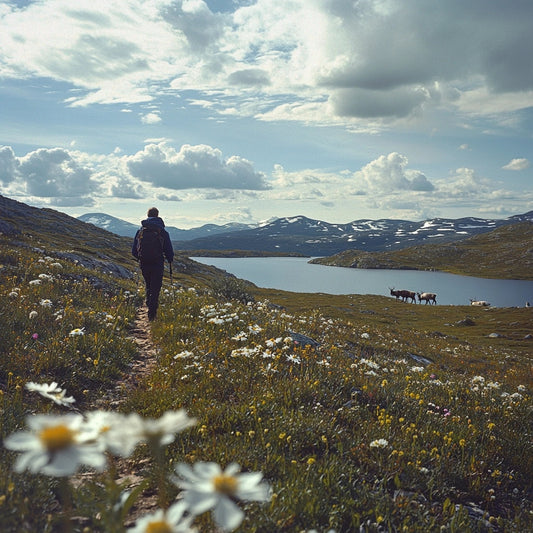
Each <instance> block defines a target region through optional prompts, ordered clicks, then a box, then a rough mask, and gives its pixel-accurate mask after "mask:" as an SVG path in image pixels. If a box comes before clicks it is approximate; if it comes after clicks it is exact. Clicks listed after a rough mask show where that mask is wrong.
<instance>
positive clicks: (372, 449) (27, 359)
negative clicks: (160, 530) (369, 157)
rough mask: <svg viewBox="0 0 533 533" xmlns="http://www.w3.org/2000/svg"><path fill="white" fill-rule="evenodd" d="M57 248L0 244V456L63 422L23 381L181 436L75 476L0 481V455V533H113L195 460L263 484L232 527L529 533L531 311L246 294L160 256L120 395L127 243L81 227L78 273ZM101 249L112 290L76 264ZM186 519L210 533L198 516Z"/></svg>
mask: <svg viewBox="0 0 533 533" xmlns="http://www.w3.org/2000/svg"><path fill="white" fill-rule="evenodd" d="M62 223H64V224H69V221H68V220H66V219H65V220H64V221H62ZM21 224H22V223H21V222H16V224H15V223H14V225H16V226H17V227H22V226H21ZM69 233H70V227H69V230H68V231H64V235H65V236H64V238H63V240H62V241H61V242H58V241H56V239H55V238H53V239H52V238H49V230H48V229H45V230H44V231H42V232H39V228H38V226H34V227H33V229H30V228H24V231H22V232H21V233H19V234H17V235H12V236H3V237H2V236H0V237H1V243H0V246H1V253H0V267H1V268H0V314H1V320H2V328H0V389H1V390H0V422H1V424H0V437H1V439H2V441H4V440H5V439H6V438H7V437H9V436H10V435H12V434H13V433H14V432H16V431H17V430H21V429H24V428H26V424H27V422H26V417H27V416H28V415H31V414H36V413H49V414H52V413H63V412H66V411H69V407H68V406H62V405H55V404H53V403H52V402H50V401H48V400H46V399H45V398H43V397H41V396H39V395H38V394H37V393H35V392H32V391H30V390H28V389H27V388H26V384H27V383H28V382H36V383H51V382H57V383H58V384H59V386H60V387H62V388H63V389H66V391H67V394H68V395H69V396H70V395H72V396H73V397H74V398H75V400H76V403H75V404H74V406H75V408H76V409H77V410H79V411H80V412H85V413H86V412H88V411H93V410H95V409H106V410H108V411H113V410H117V409H118V410H119V411H120V412H121V413H123V414H126V413H138V414H139V415H141V416H142V417H143V418H146V419H148V418H151V419H159V418H160V417H162V416H163V415H164V414H165V413H168V412H177V411H179V410H180V409H184V410H185V411H186V412H187V414H188V415H189V416H191V417H195V418H196V424H195V425H194V426H193V427H191V428H189V429H186V430H184V431H183V432H180V433H179V434H177V435H176V438H175V440H172V441H169V442H170V443H169V444H168V445H166V446H165V447H164V448H161V449H159V448H158V453H155V455H152V451H153V448H152V447H150V446H148V445H139V446H138V447H137V448H136V449H135V451H134V452H133V453H132V454H131V455H130V456H129V457H128V458H127V459H122V458H121V459H116V458H115V459H114V461H113V462H111V463H110V466H109V468H108V469H107V471H105V472H102V473H96V474H91V475H89V474H90V472H91V471H90V470H89V471H88V472H84V471H82V472H80V473H77V474H75V475H73V476H69V477H64V478H62V477H50V476H46V475H44V474H42V473H41V474H39V473H37V474H31V473H29V472H20V473H19V472H15V471H14V469H13V465H14V462H15V461H16V460H17V457H18V456H19V455H20V453H19V452H16V451H11V450H6V449H5V448H4V453H3V454H2V455H0V473H1V476H0V528H1V530H2V531H23V532H33V531H58V530H60V528H61V527H63V528H64V530H65V531H68V530H69V529H68V527H67V526H70V528H71V529H70V530H71V531H105V532H107V531H114V532H120V531H124V524H131V523H133V521H134V520H135V519H136V518H137V516H138V515H139V513H140V510H141V509H143V508H144V509H146V508H148V506H147V505H146V504H145V503H146V502H149V501H153V500H154V499H155V500H156V502H155V503H156V504H157V505H160V506H163V507H166V506H168V505H169V504H170V503H171V502H172V501H173V500H174V498H175V497H178V496H179V495H180V493H181V489H180V488H178V487H177V486H176V484H174V483H172V482H171V481H169V480H168V477H167V474H168V473H170V472H172V471H173V467H174V465H176V464H178V463H180V462H183V463H186V464H190V465H193V464H197V463H198V462H199V461H213V462H215V463H218V464H220V465H221V466H222V467H226V466H227V465H229V464H230V463H232V462H237V463H238V464H239V465H240V467H241V469H242V470H243V471H244V472H259V471H260V472H262V473H263V476H264V480H265V481H266V482H267V483H268V485H269V486H270V488H271V491H272V494H271V496H270V498H269V501H268V502H266V503H258V502H251V503H239V505H240V506H241V507H242V508H243V510H244V512H245V517H244V520H243V522H242V525H241V526H240V527H239V529H238V530H239V531H250V532H300V531H309V530H311V529H315V530H317V531H319V532H325V531H328V530H329V529H334V530H335V531H336V532H337V533H338V532H351V531H365V532H380V531H409V532H432V531H435V532H436V531H439V532H440V531H449V532H454V531H455V532H479V531H496V532H497V531H515V532H517V533H519V532H523V531H531V530H532V529H533V499H532V494H533V492H532V491H533V446H532V439H531V427H532V414H533V402H532V389H531V364H532V355H531V352H532V351H531V347H532V342H533V341H532V340H531V338H527V337H528V335H529V336H530V335H531V334H532V333H533V313H532V310H531V309H528V308H513V309H497V308H495V309H490V308H489V309H482V308H472V307H470V306H423V305H413V304H406V303H401V302H397V301H395V300H394V299H392V298H386V297H381V296H363V295H348V296H330V295H324V294H295V293H289V292H283V291H274V290H264V289H258V288H256V287H254V286H253V285H251V284H248V283H245V282H243V281H241V280H237V279H236V278H233V277H231V276H226V275H224V274H223V273H221V272H220V271H216V270H215V269H212V268H209V267H205V266H202V265H198V264H196V263H194V262H192V261H189V260H188V259H187V258H185V257H178V258H177V259H176V261H175V265H174V282H173V284H171V283H170V280H169V279H167V278H165V284H164V290H163V293H162V296H161V307H160V312H159V316H158V318H157V320H156V321H155V322H153V323H152V326H151V329H152V341H153V343H154V344H155V346H156V351H155V353H154V355H153V357H154V358H155V364H154V365H152V366H150V367H149V368H147V369H146V372H145V373H143V374H139V375H137V376H136V377H135V379H134V380H133V382H134V383H135V386H131V385H130V386H128V387H125V386H121V383H122V384H123V383H124V381H123V379H124V377H125V376H128V375H129V374H130V373H131V372H132V368H133V367H132V362H133V361H135V360H137V359H139V357H140V354H139V353H138V350H139V348H138V346H137V344H136V343H135V342H134V339H133V338H132V335H133V333H134V332H133V322H134V316H135V312H136V309H137V308H138V307H139V305H141V303H142V296H143V295H142V286H141V284H140V283H139V282H138V279H137V278H136V277H135V274H134V272H135V269H134V268H133V267H134V266H135V265H134V263H133V264H132V261H131V259H130V258H129V240H128V239H126V240H123V241H120V242H118V241H117V244H116V248H115V249H113V250H109V249H106V248H105V246H104V245H103V241H101V239H102V238H106V239H107V238H109V237H108V235H107V234H106V233H105V232H104V233H102V232H101V230H96V229H94V231H93V230H90V229H89V230H88V235H87V240H86V244H85V245H84V246H85V248H86V250H85V251H82V250H81V246H79V245H78V247H77V248H76V249H77V252H76V254H77V255H78V256H79V257H83V258H85V259H87V260H88V259H90V260H91V261H86V262H85V263H86V265H85V266H84V264H82V263H80V262H79V259H78V263H76V262H74V261H73V260H72V258H70V259H69V258H65V256H64V255H62V254H63V253H64V251H65V249H66V250H72V249H75V246H76V243H75V240H76V237H74V236H73V237H72V240H69V239H70V237H69ZM455 246H458V243H456V244H455ZM111 253H113V256H114V257H115V258H116V259H117V261H118V260H119V258H120V261H122V264H121V266H122V267H123V268H124V269H125V270H124V272H123V273H124V277H118V276H117V274H116V271H114V272H115V273H114V274H113V275H110V274H109V273H108V270H107V269H106V267H104V266H103V264H102V263H98V262H92V261H95V260H96V258H99V260H100V261H103V262H104V263H106V262H108V261H109V257H110V255H111ZM97 254H99V255H97ZM67 257H70V256H67ZM108 266H109V265H108ZM127 272H129V274H130V275H129V276H128V275H127ZM35 281H39V283H34V282H35ZM493 333H497V334H498V336H490V335H491V334H493ZM295 334H300V335H304V336H306V337H308V338H309V339H312V340H313V341H315V342H316V343H318V345H314V342H313V343H312V342H311V340H309V342H308V343H307V344H306V343H305V342H301V340H300V337H298V336H297V335H295ZM295 339H298V342H295ZM117 388H118V391H117V390H116V389H117ZM117 394H118V395H119V396H120V399H121V400H123V401H122V402H121V403H117V402H116V400H117ZM126 428H127V425H125V426H124V431H126ZM56 445H58V443H57V442H56ZM119 468H121V469H124V468H126V469H127V473H126V474H124V472H123V470H121V472H122V473H121V475H120V479H118V478H119V475H118V474H117V473H116V472H117V470H116V469H119ZM230 481H232V479H230ZM127 489H132V492H131V493H129V497H127V498H124V497H122V496H124V495H126V496H127V494H125V491H126V490H127ZM221 490H222V489H221ZM224 490H225V491H226V492H225V494H228V493H231V484H229V485H228V484H226V485H224ZM143 502H144V503H143ZM194 523H195V525H196V526H197V527H198V528H199V529H200V531H214V530H215V526H214V522H213V518H212V516H211V514H209V513H204V514H202V515H200V516H199V517H197V518H196V519H195V522H194Z"/></svg>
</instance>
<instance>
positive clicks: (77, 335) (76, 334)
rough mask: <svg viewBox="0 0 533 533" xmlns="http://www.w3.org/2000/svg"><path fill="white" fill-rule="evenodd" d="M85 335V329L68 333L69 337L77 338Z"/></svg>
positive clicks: (75, 329) (77, 329)
mask: <svg viewBox="0 0 533 533" xmlns="http://www.w3.org/2000/svg"><path fill="white" fill-rule="evenodd" d="M82 335H85V328H74V329H73V330H72V331H71V332H70V333H69V337H79V336H82Z"/></svg>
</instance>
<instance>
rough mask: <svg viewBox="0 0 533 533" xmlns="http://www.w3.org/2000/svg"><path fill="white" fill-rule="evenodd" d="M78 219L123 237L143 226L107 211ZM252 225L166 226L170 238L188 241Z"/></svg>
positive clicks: (236, 223) (131, 234)
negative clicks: (187, 227)
mask: <svg viewBox="0 0 533 533" xmlns="http://www.w3.org/2000/svg"><path fill="white" fill-rule="evenodd" d="M78 220H81V221H82V222H87V223H88V224H93V225H95V226H97V227H99V228H103V229H106V230H107V231H110V232H111V233H116V234H117V235H121V236H123V237H133V236H134V235H135V233H136V232H137V230H138V229H139V228H140V227H141V224H140V223H139V224H132V223H131V222H126V221H125V220H121V219H120V218H116V217H114V216H111V215H106V214H105V213H86V214H85V215H81V216H79V217H78ZM251 227H254V226H251V225H249V224H240V223H238V222H231V223H229V224H224V225H222V226H219V225H217V224H205V225H203V226H200V227H198V228H191V229H180V228H176V227H174V226H166V230H167V231H168V233H169V235H170V238H171V239H172V240H173V241H188V240H191V239H197V238H201V237H209V236H210V235H216V234H218V233H227V232H233V231H240V230H243V229H249V228H251Z"/></svg>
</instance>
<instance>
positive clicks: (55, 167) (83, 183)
mask: <svg viewBox="0 0 533 533" xmlns="http://www.w3.org/2000/svg"><path fill="white" fill-rule="evenodd" d="M92 173H93V172H92V169H91V168H90V167H89V166H87V165H85V163H84V161H83V157H78V154H77V153H76V152H69V151H67V150H64V149H62V148H52V149H46V148H40V149H38V150H35V151H33V152H30V153H28V154H27V155H25V156H24V157H21V158H20V159H19V165H18V168H17V174H18V178H19V179H20V180H22V181H23V182H24V183H25V184H26V190H27V193H28V194H30V195H32V196H39V197H42V198H55V199H60V200H59V201H61V202H63V203H62V204H61V205H85V204H86V203H87V202H88V197H89V196H90V194H91V193H92V192H93V190H94V189H95V187H96V183H95V182H94V181H93V177H92Z"/></svg>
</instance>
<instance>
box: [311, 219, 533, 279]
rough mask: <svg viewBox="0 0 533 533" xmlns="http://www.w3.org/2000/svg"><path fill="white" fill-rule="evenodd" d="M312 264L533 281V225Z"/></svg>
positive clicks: (351, 254) (348, 253) (342, 255)
mask: <svg viewBox="0 0 533 533" xmlns="http://www.w3.org/2000/svg"><path fill="white" fill-rule="evenodd" d="M311 262H312V263H317V264H321V265H329V266H341V267H349V268H387V269H412V270H440V271H444V272H450V273H454V274H463V275H470V276H478V277H485V278H501V279H524V280H531V279H533V222H527V221H526V222H519V223H516V224H510V225H506V226H502V227H500V228H497V229H495V230H493V231H490V232H488V233H483V234H480V235H476V236H474V237H470V238H468V239H464V240H461V241H456V242H451V243H441V244H424V245H420V246H412V247H409V248H404V249H402V250H396V251H387V252H365V251H361V250H348V251H345V252H341V253H339V254H337V255H333V256H330V257H322V258H318V259H314V260H312V261H311Z"/></svg>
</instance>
